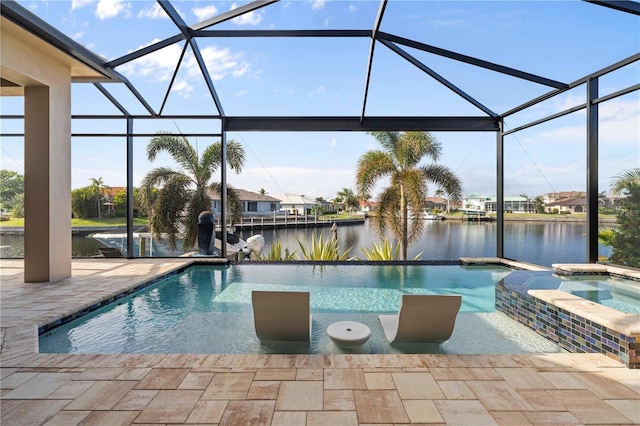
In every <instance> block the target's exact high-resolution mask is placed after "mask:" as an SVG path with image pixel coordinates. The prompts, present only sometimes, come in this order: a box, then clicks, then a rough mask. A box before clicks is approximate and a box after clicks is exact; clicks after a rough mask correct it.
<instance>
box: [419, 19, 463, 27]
mask: <svg viewBox="0 0 640 426" xmlns="http://www.w3.org/2000/svg"><path fill="white" fill-rule="evenodd" d="M429 23H430V24H431V26H432V27H466V26H469V25H470V23H469V22H467V21H465V20H463V19H449V20H442V19H440V20H436V21H431V22H429Z"/></svg>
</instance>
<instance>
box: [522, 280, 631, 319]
mask: <svg viewBox="0 0 640 426" xmlns="http://www.w3.org/2000/svg"><path fill="white" fill-rule="evenodd" d="M526 287H527V288H528V289H532V290H542V289H544V290H561V291H564V292H565V293H570V294H573V295H575V296H578V297H581V298H583V299H586V300H589V301H591V302H594V303H599V304H601V305H604V306H607V307H609V308H612V309H615V310H617V311H620V312H625V313H627V314H640V283H638V282H634V281H630V280H625V279H622V278H618V277H607V276H598V275H595V276H575V277H572V276H566V275H563V276H558V275H535V276H532V277H531V278H530V279H529V280H528V281H527V283H526Z"/></svg>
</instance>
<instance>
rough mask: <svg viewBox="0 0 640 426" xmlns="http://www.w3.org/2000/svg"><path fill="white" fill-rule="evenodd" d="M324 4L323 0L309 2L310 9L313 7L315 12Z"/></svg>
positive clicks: (322, 7)
mask: <svg viewBox="0 0 640 426" xmlns="http://www.w3.org/2000/svg"><path fill="white" fill-rule="evenodd" d="M324 4H325V0H313V1H312V2H311V9H313V10H314V11H315V12H318V11H320V10H322V9H324Z"/></svg>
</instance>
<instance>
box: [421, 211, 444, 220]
mask: <svg viewBox="0 0 640 426" xmlns="http://www.w3.org/2000/svg"><path fill="white" fill-rule="evenodd" d="M422 218H423V219H426V220H442V216H438V215H435V214H431V213H425V214H423V215H422Z"/></svg>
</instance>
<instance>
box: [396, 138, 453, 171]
mask: <svg viewBox="0 0 640 426" xmlns="http://www.w3.org/2000/svg"><path fill="white" fill-rule="evenodd" d="M395 155H396V158H397V159H398V162H399V163H401V164H402V168H405V169H406V168H413V167H415V166H417V165H418V163H420V161H422V159H423V158H424V157H429V158H431V159H432V160H433V161H438V160H439V159H440V156H441V155H442V146H441V145H440V143H439V142H438V141H437V140H436V138H435V137H433V136H432V135H431V134H430V133H427V132H405V133H403V134H402V137H400V140H399V142H398V144H397V147H396V151H395Z"/></svg>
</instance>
